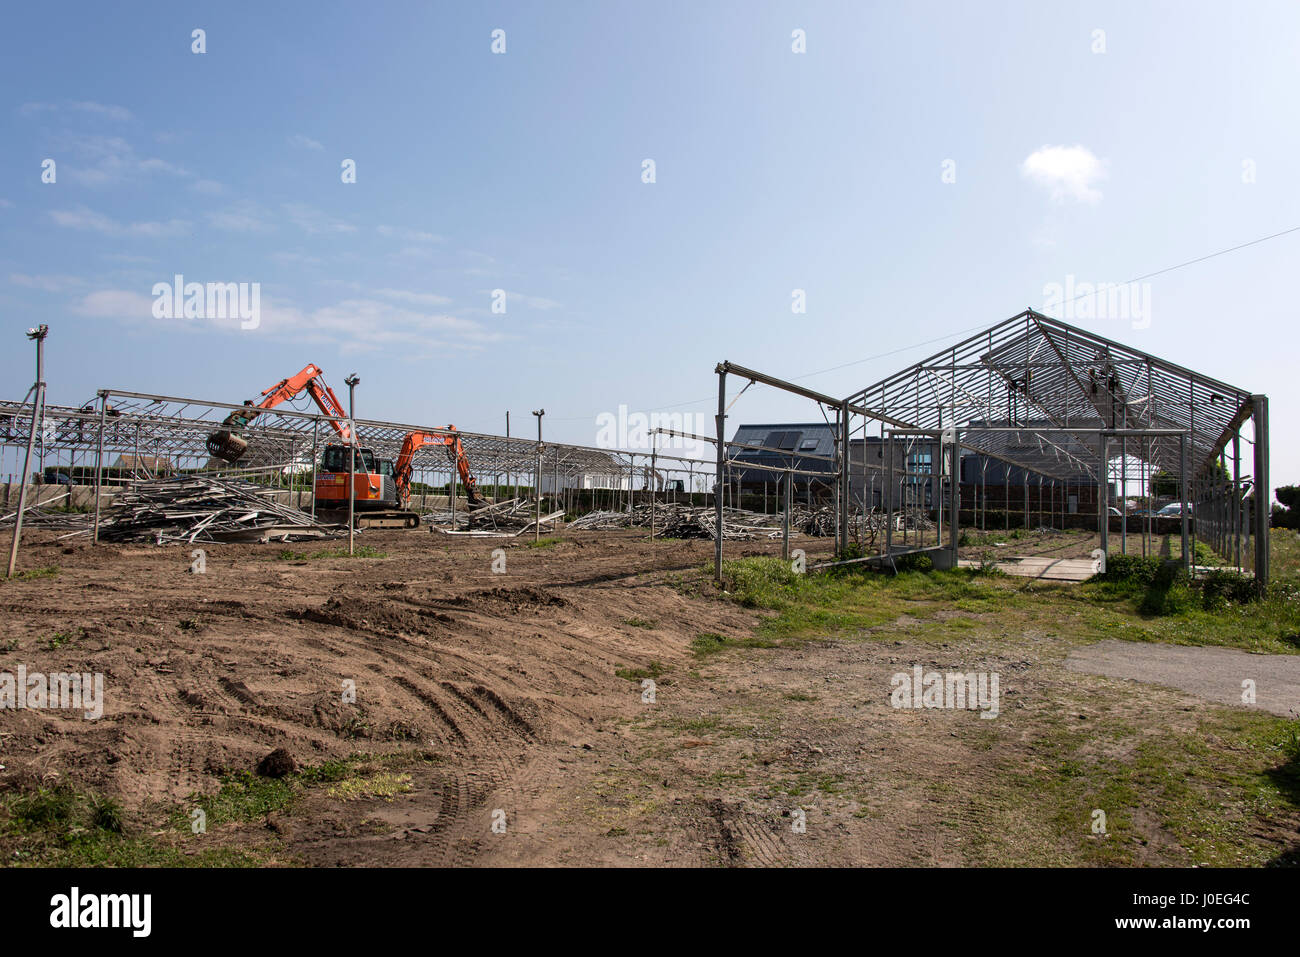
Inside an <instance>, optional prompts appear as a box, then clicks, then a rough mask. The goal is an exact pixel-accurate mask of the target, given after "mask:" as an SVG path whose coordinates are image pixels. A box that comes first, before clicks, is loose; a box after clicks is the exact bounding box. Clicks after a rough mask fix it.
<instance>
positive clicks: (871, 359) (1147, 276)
mask: <svg viewBox="0 0 1300 957" xmlns="http://www.w3.org/2000/svg"><path fill="white" fill-rule="evenodd" d="M1296 232H1300V226H1292V227H1290V228H1289V229H1283V230H1281V231H1280V232H1276V233H1271V234H1269V235H1268V236H1260V237H1259V238H1258V239H1252V240H1250V241H1249V242H1244V243H1239V244H1238V245H1236V246H1229V247H1228V248H1227V249H1220V250H1218V251H1217V252H1212V253H1206V254H1205V255H1204V256H1197V257H1196V258H1195V259H1189V260H1187V261H1186V262H1181V263H1178V264H1176V265H1173V266H1165V267H1164V268H1163V269H1157V270H1156V271H1155V272H1149V273H1146V274H1145V275H1142V276H1137V277H1135V278H1133V279H1130V280H1128V282H1126V283H1125V285H1127V284H1128V283H1134V282H1142V281H1143V280H1146V279H1153V278H1155V277H1156V276H1163V275H1164V274H1165V273H1170V272H1173V271H1174V270H1176V269H1183V268H1185V267H1187V266H1195V265H1196V264H1197V263H1203V262H1205V261H1206V260H1209V259H1214V258H1216V257H1218V256H1226V255H1227V254H1228V253H1235V252H1237V251H1238V250H1241V249H1246V248H1248V247H1250V246H1257V245H1259V244H1260V243H1266V242H1268V241H1269V240H1270V239H1278V238H1280V237H1282V236H1289V235H1290V234H1291V233H1296ZM1095 295H1097V293H1096V292H1095V291H1093V292H1085V293H1080V294H1079V295H1077V296H1074V297H1072V298H1070V299H1063V300H1061V301H1059V302H1054V303H1051V304H1050V305H1044V306H1043V308H1044V309H1051V308H1055V307H1057V306H1063V305H1065V304H1066V303H1067V302H1075V301H1077V300H1079V299H1083V298H1086V297H1088V296H1095ZM986 325H987V324H986V323H980V324H979V325H977V326H970V327H968V328H966V329H958V330H957V331H956V332H950V333H947V334H946V335H942V336H939V337H937V338H934V339H926V340H925V341H924V342H914V343H912V344H911V345H906V346H900V347H899V348H897V349H891V350H890V351H888V352H878V353H876V354H875V355H870V356H866V357H865V358H862V359H854V360H853V361H852V362H845V363H842V364H840V365H837V366H830V367H829V368H826V369H818V370H817V371H816V372H805V373H804V374H803V375H797V376H793V377H792V378H791V380H790V381H792V382H799V381H801V380H803V379H811V378H812V377H813V376H819V375H825V374H826V373H828V372H838V371H839V370H840V369H847V368H849V367H851V366H856V365H861V364H862V363H864V362H874V361H876V360H877V359H887V358H889V357H890V356H894V355H898V354H899V353H900V352H910V351H911V350H913V349H919V348H921V347H922V346H929V345H934V344H935V343H937V342H943V341H944V340H945V339H953V338H956V337H957V336H964V335H966V334H967V333H969V332H978V331H979V330H980V329H984V328H986ZM750 385H753V383H752V382H751V383H750ZM748 387H749V386H746V387H745V388H748ZM742 391H743V390H742ZM711 398H712V397H711V396H703V397H702V398H699V399H688V400H687V401H685V402H675V403H673V404H672V405H660V406H656V407H655V408H653V409H646V410H645V411H647V412H662V411H663V410H665V409H677V408H681V407H682V406H684V405H698V404H700V403H701V402H708V401H710V399H711ZM736 398H740V397H739V396H737V397H736ZM732 404H733V405H734V404H735V403H734V402H733V403H732ZM593 418H594V416H573V417H571V418H565V419H555V420H554V421H556V422H579V421H587V420H590V419H593Z"/></svg>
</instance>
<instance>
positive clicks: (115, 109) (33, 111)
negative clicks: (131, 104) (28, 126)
mask: <svg viewBox="0 0 1300 957" xmlns="http://www.w3.org/2000/svg"><path fill="white" fill-rule="evenodd" d="M68 110H75V111H77V112H80V113H90V114H93V115H95V116H102V117H103V118H104V119H108V120H114V121H115V122H119V123H125V122H127V121H128V120H130V119H132V118H133V117H132V115H131V111H130V110H128V109H127V108H126V107H125V106H117V105H115V104H112V103H96V102H95V101H94V100H73V101H71V102H68V103H65V104H62V105H61V104H58V103H24V104H23V105H22V106H20V107H18V112H19V113H21V114H22V115H23V116H36V115H38V114H40V113H57V112H59V111H68Z"/></svg>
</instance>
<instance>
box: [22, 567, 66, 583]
mask: <svg viewBox="0 0 1300 957" xmlns="http://www.w3.org/2000/svg"><path fill="white" fill-rule="evenodd" d="M58 573H59V566H58V565H46V566H45V567H43V568H28V569H26V570H25V571H21V572H19V573H18V574H17V575H15V576H14V577H15V578H17V579H18V580H19V581H25V582H29V581H32V580H33V579H35V578H53V577H54V576H55V575H57V574H58Z"/></svg>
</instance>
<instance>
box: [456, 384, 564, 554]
mask: <svg viewBox="0 0 1300 957" xmlns="http://www.w3.org/2000/svg"><path fill="white" fill-rule="evenodd" d="M545 414H546V410H545V409H535V410H534V411H533V415H535V416H537V466H536V468H535V470H534V472H533V476H534V478H533V484H534V485H535V486H537V487H536V488H534V489H533V493H534V498H535V499H536V502H535V504H534V507H533V512H534V516H533V526H534V527H533V543H534V544H536V543H537V542H540V541H541V540H542V416H544V415H545ZM455 490H456V484H455V478H454V477H453V479H452V493H453V494H454V493H455Z"/></svg>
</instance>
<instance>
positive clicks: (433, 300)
mask: <svg viewBox="0 0 1300 957" xmlns="http://www.w3.org/2000/svg"><path fill="white" fill-rule="evenodd" d="M375 295H377V296H383V297H384V298H385V299H394V300H396V301H398V302H409V303H411V304H413V305H417V306H445V305H446V304H447V303H449V302H451V300H450V299H448V298H447V297H446V296H440V295H438V294H437V293H433V292H411V291H410V290H408V289H376V290H375Z"/></svg>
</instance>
